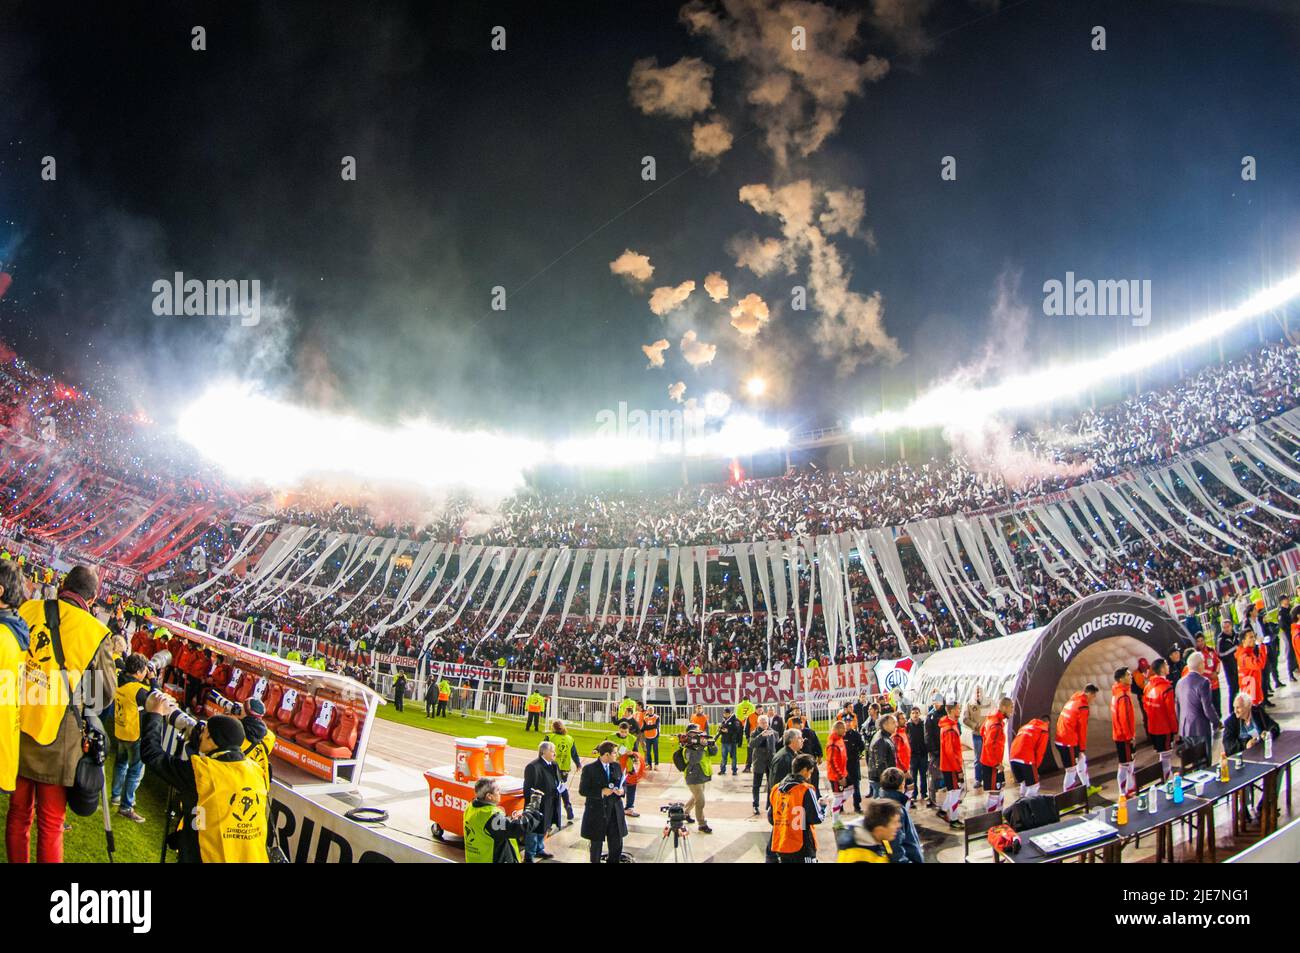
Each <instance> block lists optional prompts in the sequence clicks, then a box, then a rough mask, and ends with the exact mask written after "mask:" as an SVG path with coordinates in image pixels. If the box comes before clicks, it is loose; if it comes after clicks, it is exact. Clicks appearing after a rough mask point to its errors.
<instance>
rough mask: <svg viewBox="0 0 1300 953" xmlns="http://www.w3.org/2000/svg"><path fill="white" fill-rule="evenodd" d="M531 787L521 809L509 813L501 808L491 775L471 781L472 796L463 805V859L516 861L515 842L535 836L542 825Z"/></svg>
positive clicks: (537, 800)
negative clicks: (472, 787)
mask: <svg viewBox="0 0 1300 953" xmlns="http://www.w3.org/2000/svg"><path fill="white" fill-rule="evenodd" d="M544 797H545V792H543V791H541V790H540V789H539V790H535V791H533V792H532V795H531V796H530V797H529V799H528V802H527V803H526V804H525V805H524V809H523V810H522V811H520V812H519V813H517V814H515V815H514V816H513V817H507V816H506V812H505V811H503V810H501V789H500V788H499V787H498V786H497V782H496V780H495V779H493V778H479V779H478V781H476V782H475V783H474V800H472V801H470V803H469V807H467V808H465V863H467V864H517V863H519V842H520V841H521V840H524V839H525V838H527V837H532V836H537V835H538V834H539V833H540V831H541V830H542V828H543V825H544V824H545V821H543V820H542V800H543V798H544Z"/></svg>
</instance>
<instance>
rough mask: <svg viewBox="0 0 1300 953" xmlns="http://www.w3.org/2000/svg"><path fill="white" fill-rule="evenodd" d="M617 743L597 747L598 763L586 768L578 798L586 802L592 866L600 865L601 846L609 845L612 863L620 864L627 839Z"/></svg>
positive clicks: (584, 821) (585, 824)
mask: <svg viewBox="0 0 1300 953" xmlns="http://www.w3.org/2000/svg"><path fill="white" fill-rule="evenodd" d="M617 751H618V749H617V748H616V747H615V745H614V742H612V741H602V742H601V743H600V744H599V745H598V746H597V747H596V756H597V757H596V760H595V761H588V762H587V763H586V765H584V766H583V769H582V775H581V777H580V778H579V779H578V795H579V796H580V797H582V798H584V799H585V800H586V806H585V807H584V808H583V811H582V828H581V833H582V836H583V837H585V838H587V840H589V841H591V862H592V863H593V864H598V863H600V855H601V848H602V845H606V844H607V845H608V848H609V861H608V862H609V863H611V864H617V863H618V862H619V859H620V855H621V854H622V853H623V838H624V837H625V836H627V821H626V820H625V819H624V817H623V771H622V769H621V768H620V767H619V766H618V763H617V761H616V760H615V759H616V758H617Z"/></svg>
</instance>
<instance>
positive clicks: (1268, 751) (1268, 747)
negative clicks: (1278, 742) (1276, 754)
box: [1264, 731, 1273, 761]
mask: <svg viewBox="0 0 1300 953" xmlns="http://www.w3.org/2000/svg"><path fill="white" fill-rule="evenodd" d="M1272 757H1273V735H1272V734H1271V733H1269V732H1267V731H1266V732H1264V760H1265V761H1268V760H1270V759H1272Z"/></svg>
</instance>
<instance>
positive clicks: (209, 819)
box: [140, 692, 269, 864]
mask: <svg viewBox="0 0 1300 953" xmlns="http://www.w3.org/2000/svg"><path fill="white" fill-rule="evenodd" d="M144 708H145V714H144V719H143V722H142V725H141V729H140V753H141V755H142V756H143V758H144V763H145V764H147V765H148V766H149V770H150V771H153V772H154V773H155V774H157V775H158V776H159V777H161V778H162V779H163V780H164V781H166V782H167V783H168V784H170V785H171V786H172V787H173V788H175V789H176V791H177V793H178V795H179V796H180V803H181V806H180V816H181V817H182V818H183V823H182V825H181V827H180V829H179V830H177V831H175V832H174V833H173V834H172V835H170V836H169V839H168V843H169V845H171V846H174V847H175V848H176V851H177V856H178V859H179V861H180V862H181V863H183V864H198V863H203V864H221V863H260V864H265V863H267V861H268V858H267V852H266V841H267V829H268V828H267V809H268V806H269V796H268V792H267V789H266V782H265V781H264V780H263V777H262V770H261V768H260V766H259V765H258V764H257V763H256V762H254V761H252V760H251V759H249V758H246V757H244V752H243V750H242V749H243V745H244V742H245V741H246V740H247V738H246V736H245V734H244V726H243V725H242V724H240V722H239V720H238V719H237V718H235V717H233V716H231V715H214V716H213V717H212V718H209V719H208V720H207V721H206V722H199V723H197V724H195V723H193V721H192V720H189V723H190V724H189V735H190V744H191V746H193V747H194V751H193V753H192V754H190V756H189V757H188V758H186V757H183V756H182V755H169V754H168V753H167V751H166V749H165V748H164V747H163V726H164V724H166V723H167V721H168V720H169V719H171V720H173V721H183V720H185V719H183V716H182V719H173V717H172V716H173V715H176V714H178V711H177V707H176V700H175V699H173V698H172V697H171V696H170V695H164V694H163V693H162V692H152V693H150V695H149V697H148V698H147V699H146V700H145V706H144ZM196 736H197V741H196V740H195V738H196Z"/></svg>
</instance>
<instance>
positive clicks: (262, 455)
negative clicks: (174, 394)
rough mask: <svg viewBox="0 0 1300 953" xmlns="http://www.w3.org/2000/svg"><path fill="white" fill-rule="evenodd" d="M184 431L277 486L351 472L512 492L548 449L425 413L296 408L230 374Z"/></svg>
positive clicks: (203, 449) (205, 450) (215, 457)
mask: <svg viewBox="0 0 1300 953" xmlns="http://www.w3.org/2000/svg"><path fill="white" fill-rule="evenodd" d="M177 431H178V433H179V434H180V436H181V437H182V438H183V439H184V440H186V441H188V442H189V443H191V444H192V445H194V447H196V448H197V449H198V451H199V452H200V453H201V454H202V455H203V456H205V457H207V458H209V459H210V460H212V461H213V462H215V463H216V464H218V465H219V466H221V467H222V468H223V469H225V470H226V471H227V472H229V473H231V474H232V475H233V476H236V477H242V478H244V479H252V480H259V481H262V482H264V483H267V484H270V485H274V486H292V485H295V484H296V483H298V482H300V481H302V480H304V479H308V478H322V477H324V478H328V477H348V478H356V479H362V480H373V481H377V482H384V483H397V484H408V485H414V486H418V487H421V488H424V489H427V490H442V489H449V488H455V487H472V488H475V489H477V490H479V491H481V492H482V493H484V494H496V493H501V494H504V493H509V492H511V491H512V490H514V489H516V488H517V487H518V486H520V485H521V484H522V483H523V473H524V471H525V470H526V469H528V468H530V467H532V466H535V465H536V464H537V463H539V462H540V461H541V460H543V459H544V458H545V449H546V448H545V446H544V445H543V444H541V443H539V442H537V441H534V440H525V439H519V438H514V437H507V436H504V435H501V434H495V433H489V432H486V431H455V430H450V429H447V428H445V427H440V426H438V425H436V424H433V423H430V422H428V421H425V420H413V421H408V422H406V423H403V424H401V425H399V426H396V427H381V426H379V425H377V424H373V423H369V422H367V421H364V420H359V419H357V418H355V417H349V416H344V415H340V414H331V413H324V412H321V411H316V410H309V409H307V408H305V407H296V406H293V405H291V404H287V403H283V402H281V401H277V400H274V399H272V398H270V397H267V396H265V395H262V394H257V393H254V392H253V390H252V389H251V387H248V386H245V385H240V384H234V383H223V384H219V385H216V386H214V387H213V388H210V389H209V390H208V391H207V393H205V394H204V395H203V397H202V398H200V399H199V400H197V401H195V402H194V403H192V404H190V406H189V407H187V408H186V409H185V410H184V411H183V412H182V414H181V416H180V419H179V420H178V422H177Z"/></svg>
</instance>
